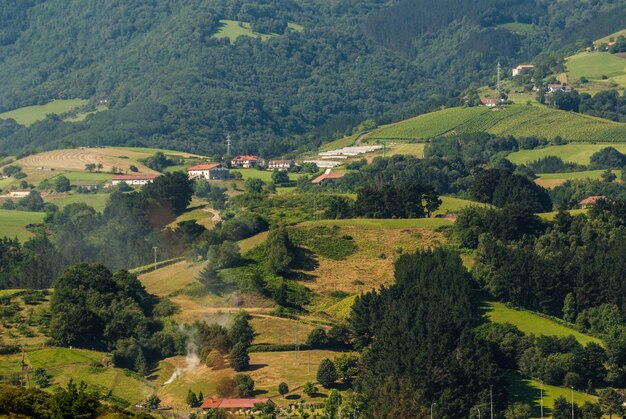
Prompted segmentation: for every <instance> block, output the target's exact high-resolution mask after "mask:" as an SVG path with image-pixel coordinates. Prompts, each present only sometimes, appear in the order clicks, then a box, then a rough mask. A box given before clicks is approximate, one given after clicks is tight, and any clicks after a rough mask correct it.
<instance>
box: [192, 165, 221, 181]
mask: <svg viewBox="0 0 626 419" xmlns="http://www.w3.org/2000/svg"><path fill="white" fill-rule="evenodd" d="M187 173H188V174H189V179H194V180H196V179H206V180H213V179H228V178H229V177H230V171H229V170H228V168H226V167H224V166H222V165H221V164H218V163H212V164H198V165H196V166H192V167H190V168H189V169H187Z"/></svg>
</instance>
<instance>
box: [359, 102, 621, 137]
mask: <svg viewBox="0 0 626 419" xmlns="http://www.w3.org/2000/svg"><path fill="white" fill-rule="evenodd" d="M477 132H488V133H491V134H499V135H514V136H516V137H530V136H537V137H543V138H549V139H551V138H554V137H556V136H560V137H562V138H564V139H567V140H569V141H606V142H621V141H626V124H623V123H616V122H612V121H608V120H605V119H601V118H595V117H591V116H587V115H582V114H576V113H571V112H564V111H559V110H555V109H548V108H543V107H537V106H525V105H512V106H508V107H506V108H505V109H498V110H495V109H494V110H492V109H489V108H485V107H474V108H449V109H444V110H441V111H437V112H432V113H428V114H425V115H420V116H417V117H415V118H411V119H407V120H405V121H401V122H398V123H395V124H392V125H388V126H385V127H382V128H379V129H377V130H375V131H373V132H372V133H371V134H369V138H370V139H427V138H433V137H438V136H444V135H450V134H462V133H477Z"/></svg>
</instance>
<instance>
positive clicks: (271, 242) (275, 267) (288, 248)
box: [265, 225, 293, 274]
mask: <svg viewBox="0 0 626 419" xmlns="http://www.w3.org/2000/svg"><path fill="white" fill-rule="evenodd" d="M265 258H266V261H267V267H268V269H269V270H270V271H271V272H272V273H275V274H283V273H285V272H287V270H288V269H289V264H290V263H291V261H292V260H293V246H292V244H291V242H290V241H289V235H288V233H287V229H286V228H285V226H283V225H278V226H276V227H274V228H272V229H270V231H269V234H268V236H267V241H266V242H265Z"/></svg>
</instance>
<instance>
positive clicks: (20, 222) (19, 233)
mask: <svg viewBox="0 0 626 419" xmlns="http://www.w3.org/2000/svg"><path fill="white" fill-rule="evenodd" d="M45 216H46V214H44V213H43V212H30V211H14V210H4V209H0V237H2V236H7V237H11V238H13V237H17V238H18V239H20V240H26V239H28V238H29V237H32V235H33V234H32V233H31V232H29V231H28V230H26V228H25V227H26V226H27V225H28V224H40V223H42V222H43V219H44V217H45Z"/></svg>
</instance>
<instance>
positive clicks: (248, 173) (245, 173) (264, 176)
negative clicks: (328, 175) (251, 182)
mask: <svg viewBox="0 0 626 419" xmlns="http://www.w3.org/2000/svg"><path fill="white" fill-rule="evenodd" d="M230 172H231V173H236V172H239V173H241V176H242V177H243V180H248V179H251V178H256V179H261V180H262V181H263V182H265V183H269V182H271V181H272V172H271V171H269V170H257V169H233V170H231V171H230ZM288 175H289V179H290V180H298V178H299V177H300V176H301V175H300V174H298V173H288Z"/></svg>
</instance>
